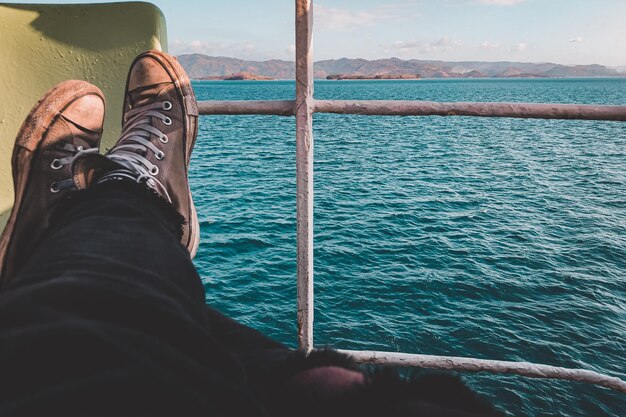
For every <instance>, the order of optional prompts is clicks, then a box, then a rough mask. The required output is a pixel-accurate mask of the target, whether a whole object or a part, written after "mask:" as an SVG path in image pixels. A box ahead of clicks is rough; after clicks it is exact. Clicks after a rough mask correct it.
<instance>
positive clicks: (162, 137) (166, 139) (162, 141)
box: [159, 135, 170, 143]
mask: <svg viewBox="0 0 626 417" xmlns="http://www.w3.org/2000/svg"><path fill="white" fill-rule="evenodd" d="M159 140H160V141H161V143H167V142H169V140H170V139H169V138H168V137H167V135H163V136H161V137H159Z"/></svg>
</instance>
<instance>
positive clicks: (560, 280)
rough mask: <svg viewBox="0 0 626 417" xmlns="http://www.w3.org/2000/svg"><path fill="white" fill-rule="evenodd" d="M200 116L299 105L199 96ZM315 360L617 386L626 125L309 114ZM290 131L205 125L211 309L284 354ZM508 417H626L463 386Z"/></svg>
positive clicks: (574, 94)
mask: <svg viewBox="0 0 626 417" xmlns="http://www.w3.org/2000/svg"><path fill="white" fill-rule="evenodd" d="M194 88H195V91H196V94H197V96H198V99H199V100H254V99H257V100H261V99H268V100H269V99H293V97H294V83H293V82H292V81H269V82H268V81H266V82H253V81H251V82H248V81H237V82H233V81H207V82H197V83H195V84H194ZM315 97H316V98H318V99H402V100H434V101H524V102H559V103H598V104H621V105H623V104H626V79H622V80H619V79H567V80H546V79H540V80H535V79H533V80H437V81H435V80H433V81H430V80H420V81H317V82H316V83H315ZM314 137H315V168H314V169H315V212H314V213H315V214H314V215H315V238H314V239H315V261H314V265H315V334H314V337H315V345H316V346H318V347H319V346H324V345H327V346H332V347H337V348H347V349H368V350H370V349H372V350H386V351H398V352H412V353H425V354H435V355H455V356H472V357H478V358H489V359H500V360H511V361H531V362H538V363H545V364H550V365H556V366H564V367H574V368H586V369H591V370H595V371H599V372H603V373H608V374H611V375H614V376H618V377H620V378H622V379H626V123H621V122H590V121H545V120H517V119H486V118H469V117H447V118H443V117H371V116H351V115H325V114H316V115H315V118H314ZM295 173H296V168H295V120H294V118H293V117H280V116H207V117H203V118H201V123H200V132H199V137H198V141H197V144H196V149H195V151H194V155H193V158H192V168H191V173H190V176H191V188H192V191H193V194H194V197H195V202H196V205H197V208H198V215H199V218H200V224H201V232H202V237H201V239H202V241H201V245H200V249H199V252H198V255H197V257H196V260H195V264H196V266H197V267H198V269H199V271H200V274H201V276H202V278H203V281H204V284H205V288H206V299H207V302H209V303H210V304H212V305H214V306H216V307H217V308H218V309H220V310H221V311H223V312H224V313H226V314H228V315H230V316H231V317H234V318H235V319H237V320H240V321H241V322H243V323H245V324H247V325H250V326H253V327H255V328H257V329H259V330H261V331H263V332H264V333H266V334H269V335H270V336H272V337H274V338H276V339H278V340H280V341H282V342H285V343H286V344H288V345H290V346H295V345H296V281H295V280H296V222H295V218H296V210H295V201H296V189H295V187H296V185H295V184H296V181H295V178H296V177H295ZM462 375H463V377H464V379H465V380H466V381H467V382H468V383H469V384H470V385H471V386H472V387H473V388H475V389H476V390H478V391H479V392H481V393H483V394H485V395H486V396H487V397H488V398H490V399H491V400H492V401H493V402H494V403H495V404H497V405H498V406H499V407H500V408H501V409H503V410H507V411H508V412H509V413H510V415H516V416H517V415H527V416H614V417H623V416H626V395H624V394H618V393H615V392H612V391H609V390H607V389H603V388H597V387H594V386H591V385H586V384H580V383H572V382H564V381H547V380H537V379H527V378H522V377H515V376H493V375H490V374H467V373H464V374H462Z"/></svg>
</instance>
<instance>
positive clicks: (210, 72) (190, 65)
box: [178, 54, 626, 80]
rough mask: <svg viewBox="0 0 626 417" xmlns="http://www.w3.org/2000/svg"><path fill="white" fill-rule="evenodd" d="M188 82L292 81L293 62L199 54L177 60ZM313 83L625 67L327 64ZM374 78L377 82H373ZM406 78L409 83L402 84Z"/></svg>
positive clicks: (562, 74) (560, 73)
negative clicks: (250, 59)
mask: <svg viewBox="0 0 626 417" xmlns="http://www.w3.org/2000/svg"><path fill="white" fill-rule="evenodd" d="M178 60H179V62H180V63H181V64H182V66H183V67H184V68H185V70H186V71H187V73H188V74H189V76H190V77H191V78H193V79H196V80H226V79H228V80H262V79H264V80H267V79H283V80H288V79H294V78H295V64H294V62H293V61H283V60H279V59H271V60H268V61H246V60H243V59H237V58H227V57H213V56H208V55H202V54H185V55H179V56H178ZM314 71H315V78H322V79H325V78H329V77H330V79H420V78H483V77H489V78H571V77H626V67H616V68H609V67H606V66H603V65H598V64H590V65H561V64H555V63H550V62H542V63H528V62H509V61H499V62H482V61H462V62H446V61H427V60H418V59H409V60H403V59H399V58H388V59H374V60H366V59H350V58H341V59H329V60H323V61H317V62H315V65H314ZM377 77H378V78H377ZM405 77H410V78H405Z"/></svg>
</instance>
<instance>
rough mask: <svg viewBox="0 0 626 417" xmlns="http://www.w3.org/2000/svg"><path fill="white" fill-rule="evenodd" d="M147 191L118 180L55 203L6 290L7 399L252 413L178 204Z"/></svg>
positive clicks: (62, 406)
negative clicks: (211, 320)
mask: <svg viewBox="0 0 626 417" xmlns="http://www.w3.org/2000/svg"><path fill="white" fill-rule="evenodd" d="M149 193H150V192H149V191H147V190H146V189H145V188H143V187H141V186H140V185H136V184H132V183H126V182H122V181H119V182H115V183H108V184H103V185H101V186H99V187H96V188H94V189H93V190H89V191H87V192H84V193H83V194H82V195H75V196H74V197H73V198H72V201H70V202H68V203H66V204H64V205H63V206H61V207H60V210H62V212H61V213H58V218H57V220H56V222H55V225H54V226H53V228H52V229H51V230H50V232H49V233H48V234H47V235H46V236H45V238H44V239H43V240H42V242H41V244H40V245H39V246H38V249H37V250H36V251H35V252H34V253H33V256H32V257H31V259H30V261H29V262H28V264H27V265H26V266H25V267H24V268H23V269H22V270H21V272H20V273H19V274H18V275H17V276H16V278H15V279H14V281H13V282H12V285H11V286H10V288H9V289H8V290H7V291H6V292H5V293H3V295H2V299H1V300H0V329H2V330H1V331H0V369H2V370H3V372H2V377H1V378H2V379H3V381H2V386H3V389H2V390H0V404H2V405H1V406H0V411H2V412H6V413H13V412H18V413H19V412H23V413H25V414H29V413H33V412H37V411H41V410H45V409H46V408H50V407H52V408H53V409H54V410H56V411H66V412H74V413H75V412H79V411H84V412H86V413H87V414H89V413H96V414H98V413H100V412H101V413H102V414H106V413H110V412H114V413H116V414H120V413H121V414H133V413H135V412H137V413H139V414H144V415H148V414H151V413H161V412H172V413H183V414H186V415H195V414H198V413H216V414H221V413H222V412H226V413H227V414H231V413H230V410H240V411H242V408H243V410H246V412H248V413H250V412H252V415H254V414H255V412H253V410H252V409H250V408H249V407H250V404H251V403H250V400H249V399H247V398H246V394H245V388H244V381H243V378H244V373H243V372H242V369H241V368H240V365H239V364H238V362H237V361H235V360H233V358H232V357H231V355H229V354H228V352H226V351H225V350H224V349H223V348H222V347H221V345H220V344H219V343H218V342H216V341H215V339H214V338H213V337H212V335H211V331H210V328H209V325H208V318H207V314H206V312H205V310H204V308H205V306H204V289H203V286H202V284H201V282H200V279H199V277H198V275H197V273H196V271H195V268H194V267H193V265H192V263H191V261H190V259H189V254H188V252H187V251H186V249H185V247H183V246H182V245H181V244H180V242H179V231H180V229H179V227H180V225H181V222H180V216H178V214H177V213H176V212H175V211H174V210H172V209H171V208H170V207H168V206H167V205H166V204H165V203H164V202H162V201H160V200H159V199H158V197H155V196H152V195H149ZM131 236H132V238H130V237H131ZM108 399H110V401H108ZM0 414H1V413H0Z"/></svg>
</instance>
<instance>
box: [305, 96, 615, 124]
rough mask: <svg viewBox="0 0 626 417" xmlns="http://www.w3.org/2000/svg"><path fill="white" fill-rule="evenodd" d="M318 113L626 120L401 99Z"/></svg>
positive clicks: (335, 103)
mask: <svg viewBox="0 0 626 417" xmlns="http://www.w3.org/2000/svg"><path fill="white" fill-rule="evenodd" d="M315 111H316V112H317V113H341V114H367V115H377V116H478V117H517V118H525V119H531V118H532V119H582V120H613V121H626V106H606V105H595V104H543V103H542V104H536V103H487V102H485V103H469V102H458V103H439V102H434V101H401V100H316V101H315Z"/></svg>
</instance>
